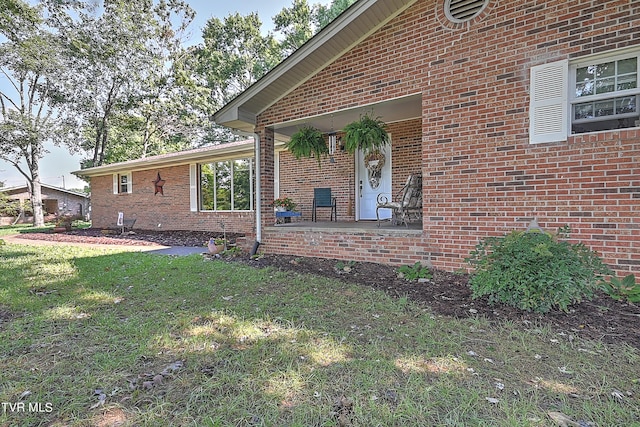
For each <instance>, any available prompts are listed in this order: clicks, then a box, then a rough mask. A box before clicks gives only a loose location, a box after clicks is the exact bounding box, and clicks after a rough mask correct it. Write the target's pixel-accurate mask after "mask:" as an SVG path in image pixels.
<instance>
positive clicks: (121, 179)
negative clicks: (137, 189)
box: [113, 172, 133, 194]
mask: <svg viewBox="0 0 640 427" xmlns="http://www.w3.org/2000/svg"><path fill="white" fill-rule="evenodd" d="M132 191H133V182H132V180H131V172H128V173H116V174H113V194H122V193H131V192H132Z"/></svg>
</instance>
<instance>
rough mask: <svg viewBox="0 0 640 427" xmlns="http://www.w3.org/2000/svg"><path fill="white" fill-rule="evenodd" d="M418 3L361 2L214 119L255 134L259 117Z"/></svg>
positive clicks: (393, 0) (403, 0) (398, 0)
mask: <svg viewBox="0 0 640 427" xmlns="http://www.w3.org/2000/svg"><path fill="white" fill-rule="evenodd" d="M416 1H417V0H358V1H356V2H355V3H354V4H353V5H351V6H350V7H349V8H348V9H347V10H345V11H344V12H343V13H342V14H341V15H340V16H338V17H337V18H336V19H335V20H333V21H332V22H331V23H330V24H329V25H327V26H326V27H325V28H323V29H322V30H321V31H320V32H319V33H318V34H316V35H315V36H313V37H312V38H311V39H309V40H308V41H307V42H306V43H305V44H304V45H302V46H301V47H300V48H299V49H298V50H296V51H295V52H293V53H292V54H291V55H290V56H289V57H287V58H286V59H285V60H284V61H282V62H281V63H280V64H278V65H277V66H276V67H275V68H273V69H272V70H271V71H269V72H268V73H267V74H265V75H264V76H263V77H262V78H261V79H260V80H258V81H257V82H255V83H254V84H253V85H251V86H250V87H249V88H247V89H246V90H245V91H244V92H242V93H240V94H239V95H238V96H236V97H235V98H234V99H233V100H231V101H230V102H229V103H227V104H226V105H225V106H224V107H222V108H221V109H220V110H218V111H217V112H216V113H215V114H214V115H213V120H214V121H215V122H216V123H217V124H219V125H222V126H227V127H230V128H232V129H235V130H239V131H242V132H253V131H254V128H255V124H256V117H257V116H258V114H260V113H261V112H263V111H264V110H266V109H267V108H269V107H270V106H271V105H273V104H274V103H276V102H277V101H278V100H280V99H282V98H283V97H284V96H286V95H287V94H288V93H290V92H291V91H292V90H294V89H295V88H297V87H299V86H300V85H302V84H303V83H304V82H306V81H307V80H309V79H310V78H311V77H313V76H314V75H315V74H316V73H317V72H318V71H320V70H322V69H323V68H324V67H326V66H327V65H329V64H330V63H332V62H333V61H334V60H336V59H337V58H339V57H340V56H342V55H343V54H344V53H346V52H347V51H349V50H350V49H351V48H352V47H353V46H355V45H357V44H358V43H359V42H361V41H362V40H364V39H365V38H366V37H368V36H369V35H371V34H373V33H374V32H375V31H376V30H378V29H379V28H380V27H382V26H383V25H385V24H386V23H387V22H389V21H390V20H391V19H393V18H394V17H396V16H397V15H399V14H400V13H401V12H403V11H404V10H405V9H407V8H408V7H409V6H411V5H412V4H413V3H415V2H416Z"/></svg>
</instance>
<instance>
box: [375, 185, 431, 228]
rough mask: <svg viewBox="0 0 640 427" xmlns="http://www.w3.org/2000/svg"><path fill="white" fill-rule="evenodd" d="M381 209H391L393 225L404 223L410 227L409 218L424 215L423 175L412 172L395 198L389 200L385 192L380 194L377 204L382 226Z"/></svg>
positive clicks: (378, 216)
mask: <svg viewBox="0 0 640 427" xmlns="http://www.w3.org/2000/svg"><path fill="white" fill-rule="evenodd" d="M380 209H391V211H392V216H391V222H392V224H393V225H397V224H404V225H405V226H406V227H409V220H410V219H411V218H412V216H413V217H415V218H416V219H420V218H421V217H422V175H421V174H419V173H416V174H411V175H409V177H408V178H407V182H406V184H405V185H404V187H402V190H400V192H399V193H398V195H397V196H396V198H395V200H389V198H388V197H387V196H385V195H384V194H383V193H381V194H378V204H377V206H376V218H377V219H378V227H380V214H379V210H380Z"/></svg>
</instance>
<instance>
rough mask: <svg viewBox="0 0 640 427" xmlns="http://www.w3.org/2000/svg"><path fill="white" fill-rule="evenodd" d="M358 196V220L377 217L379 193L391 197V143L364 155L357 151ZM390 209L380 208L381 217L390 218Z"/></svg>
mask: <svg viewBox="0 0 640 427" xmlns="http://www.w3.org/2000/svg"><path fill="white" fill-rule="evenodd" d="M356 158H357V167H358V174H357V177H358V179H357V182H356V198H357V199H358V216H357V217H356V220H361V219H362V220H365V219H376V205H377V200H378V195H379V194H381V193H382V194H384V195H385V196H387V198H389V199H391V198H392V194H391V143H389V144H387V145H386V146H384V147H383V148H380V149H379V150H374V151H373V152H371V153H369V154H367V155H364V153H363V152H362V151H358V153H357V156H356ZM390 217H391V211H390V210H389V209H380V218H381V219H382V218H384V219H386V218H390Z"/></svg>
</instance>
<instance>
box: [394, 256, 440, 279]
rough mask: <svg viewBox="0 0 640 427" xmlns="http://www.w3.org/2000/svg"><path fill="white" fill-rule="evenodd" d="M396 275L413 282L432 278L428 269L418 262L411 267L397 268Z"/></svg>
mask: <svg viewBox="0 0 640 427" xmlns="http://www.w3.org/2000/svg"><path fill="white" fill-rule="evenodd" d="M398 273H400V275H401V277H403V278H405V279H406V280H409V281H413V280H418V279H429V280H431V278H432V277H433V274H431V270H429V267H425V266H423V265H422V264H421V263H420V262H419V261H418V262H416V263H415V264H413V265H403V266H402V267H400V268H398Z"/></svg>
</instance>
